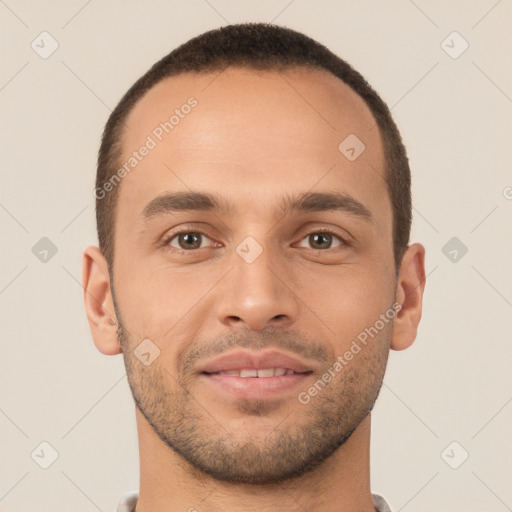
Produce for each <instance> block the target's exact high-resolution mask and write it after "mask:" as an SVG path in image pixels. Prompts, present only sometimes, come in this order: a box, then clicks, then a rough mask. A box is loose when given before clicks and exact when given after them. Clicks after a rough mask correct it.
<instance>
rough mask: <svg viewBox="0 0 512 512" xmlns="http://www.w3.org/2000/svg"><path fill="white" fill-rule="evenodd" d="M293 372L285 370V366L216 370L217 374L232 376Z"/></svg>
mask: <svg viewBox="0 0 512 512" xmlns="http://www.w3.org/2000/svg"><path fill="white" fill-rule="evenodd" d="M294 373H295V372H294V371H293V370H287V369H286V368H265V369H263V370H256V369H255V368H246V369H244V370H227V371H225V372H217V375H232V376H234V377H274V376H275V377H281V376H282V375H293V374H294Z"/></svg>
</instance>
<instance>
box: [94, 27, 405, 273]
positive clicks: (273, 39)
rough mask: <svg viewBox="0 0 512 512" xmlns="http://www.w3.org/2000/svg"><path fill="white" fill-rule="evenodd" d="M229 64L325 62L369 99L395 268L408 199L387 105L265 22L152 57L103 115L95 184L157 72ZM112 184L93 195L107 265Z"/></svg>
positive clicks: (112, 161) (352, 73)
mask: <svg viewBox="0 0 512 512" xmlns="http://www.w3.org/2000/svg"><path fill="white" fill-rule="evenodd" d="M228 66H239V67H249V68H252V69H257V70H270V71H271V70H284V69H287V68H294V67H307V68H316V69H323V70H327V71H329V72H330V73H332V74H333V75H335V76H336V77H338V78H339V79H340V80H342V81H343V82H344V83H345V84H347V85H348V86H349V87H350V88H351V89H352V90H353V91H354V92H356V93H357V94H358V95H359V96H360V97H361V98H362V99H363V100H364V101H365V103H366V105H367V106H368V107H369V109H370V111H371V112H372V114H373V116H374V118H375V121H376V124H377V126H378V127H379V130H380V133H381V135H382V138H383V143H384V154H385V155H384V156H385V165H386V168H385V169H384V173H385V176H384V177H385V181H386V184H387V188H388V193H389V196H390V199H391V205H392V212H393V253H394V258H395V267H396V270H397V272H398V269H399V268H400V263H401V260H402V257H403V254H404V252H405V250H406V249H407V246H408V243H409V236H410V229H411V217H412V204H411V173H410V169H409V162H408V158H407V153H406V150H405V147H404V145H403V142H402V138H401V136H400V133H399V131H398V128H397V126H396V124H395V122H394V121H393V118H392V117H391V113H390V111H389V109H388V107H387V105H386V104H385V103H384V101H383V100H382V99H381V98H380V96H379V95H378V94H377V93H376V92H375V91H374V89H373V88H372V87H371V86H370V85H369V84H368V82H367V81H366V80H365V79H364V77H363V76H362V75H361V74H360V73H359V72H357V71H356V70H355V69H354V68H353V67H352V66H350V64H348V63H347V62H345V61H344V60H342V59H341V58H339V57H338V56H336V55H335V54H334V53H332V52H331V51H330V50H328V49H327V48H326V47H325V46H323V45H321V44H320V43H318V42H316V41H314V40H313V39H311V38H310V37H307V36H305V35H304V34H301V33H299V32H296V31H294V30H290V29H288V28H284V27H279V26H276V25H271V24H265V23H246V24H239V25H228V26H225V27H222V28H220V29H216V30H211V31H209V32H206V33H204V34H201V35H199V36H197V37H195V38H193V39H191V40H189V41H187V42H186V43H184V44H182V45H181V46H179V47H178V48H176V49H175V50H173V51H172V52H171V53H169V54H168V55H167V56H165V57H164V58H162V59H161V60H160V61H158V62H157V63H156V64H154V65H153V66H152V67H151V68H150V69H149V71H147V72H146V73H145V74H144V75H143V76H142V77H141V78H139V79H138V80H137V81H136V82H135V83H134V84H133V85H132V87H130V89H129V90H128V91H127V92H126V94H125V95H124V96H123V98H122V99H121V101H120V102H119V104H118V105H117V107H116V108H115V110H114V111H113V112H112V114H111V115H110V117H109V119H108V121H107V124H106V126H105V130H104V132H103V137H102V140H101V146H100V150H99V155H98V169H97V175H96V190H98V189H102V187H104V185H105V183H107V182H108V181H109V180H110V179H112V176H114V174H115V173H116V171H117V170H118V167H119V165H120V155H121V150H122V142H123V140H122V135H123V128H124V123H125V120H126V117H127V116H128V114H129V113H130V111H131V110H132V109H133V107H134V106H135V104H136V103H137V102H138V101H139V100H140V98H141V97H142V96H143V95H144V94H145V93H146V92H147V91H148V90H149V89H151V88H152V87H153V86H154V85H156V84H157V83H158V82H160V81H161V80H163V79H164V78H167V77H170V76H175V75H178V74H180V73H186V72H212V71H217V70H222V69H224V68H226V67H228ZM118 194H119V187H113V188H112V190H111V191H110V192H109V193H108V194H106V195H104V196H103V197H102V198H99V197H98V196H96V222H97V229H98V239H99V244H100V249H101V251H102V252H103V254H104V255H105V257H106V259H107V262H108V264H109V267H110V268H111V269H112V268H113V260H114V236H115V213H116V204H117V198H118Z"/></svg>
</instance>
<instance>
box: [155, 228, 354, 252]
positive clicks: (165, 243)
mask: <svg viewBox="0 0 512 512" xmlns="http://www.w3.org/2000/svg"><path fill="white" fill-rule="evenodd" d="M183 234H195V235H203V236H205V237H206V238H209V239H210V240H211V238H210V237H209V236H208V235H207V234H206V233H205V232H204V231H202V230H201V229H198V228H194V229H183V230H181V231H177V232H175V233H173V234H172V235H169V236H168V237H166V238H164V239H163V240H162V242H161V245H162V246H163V247H172V249H173V250H175V251H177V252H178V253H180V254H181V253H192V252H194V251H197V250H198V249H181V248H178V247H173V246H171V245H169V244H170V242H171V241H172V240H173V239H174V238H176V237H178V236H179V235H183ZM316 234H328V235H332V236H334V237H336V238H338V239H339V240H340V242H341V245H340V246H339V247H329V248H328V249H313V248H311V250H313V251H315V250H316V251H319V252H326V251H329V250H331V249H340V248H343V247H350V246H351V245H352V244H351V243H350V242H348V241H347V239H346V238H344V237H341V236H340V235H339V234H338V233H336V232H335V231H334V230H332V229H329V228H321V229H316V230H313V231H310V232H308V233H306V234H305V235H304V236H303V237H302V238H301V239H300V241H302V240H304V239H305V238H307V237H309V236H311V235H316ZM200 249H204V247H200Z"/></svg>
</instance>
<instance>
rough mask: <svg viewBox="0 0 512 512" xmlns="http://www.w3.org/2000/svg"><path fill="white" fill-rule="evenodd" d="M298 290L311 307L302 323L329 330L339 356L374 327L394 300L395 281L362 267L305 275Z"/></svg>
mask: <svg viewBox="0 0 512 512" xmlns="http://www.w3.org/2000/svg"><path fill="white" fill-rule="evenodd" d="M311 283H314V286H313V285H312V284H311ZM297 289H298V290H300V292H299V293H298V295H299V296H300V297H301V299H302V300H303V301H304V303H305V305H306V306H307V307H306V308H305V315H304V316H303V318H302V320H301V322H305V323H306V324H307V325H306V328H308V327H309V329H313V325H314V324H315V323H316V324H318V325H319V326H320V324H321V323H323V324H324V325H325V326H327V328H328V332H329V333H330V334H331V337H332V340H333V342H332V343H333V348H334V350H335V351H336V352H337V353H339V352H340V351H341V350H344V349H345V347H346V346H349V345H350V343H351V342H352V340H354V339H356V338H357V336H358V335H359V334H360V333H361V332H364V330H365V329H367V328H370V327H371V326H374V324H375V322H376V321H378V320H379V319H380V315H381V314H385V313H386V311H387V310H388V309H389V308H390V307H391V306H392V304H393V299H394V287H393V279H390V277H389V273H387V272H380V271H379V270H378V269H377V268H376V266H373V267H371V266H367V265H364V266H363V265H360V264H354V265H351V266H349V267H344V268H341V267H340V268H337V269H333V270H332V271H330V272H324V273H323V274H321V273H315V275H314V276H313V275H312V274H310V275H309V276H308V275H306V274H304V273H303V274H302V277H301V278H300V280H299V282H297ZM379 326H380V327H381V329H380V330H379V331H385V327H382V326H381V325H380V323H379ZM387 326H388V323H386V327H387ZM324 331H325V327H324V328H322V332H324Z"/></svg>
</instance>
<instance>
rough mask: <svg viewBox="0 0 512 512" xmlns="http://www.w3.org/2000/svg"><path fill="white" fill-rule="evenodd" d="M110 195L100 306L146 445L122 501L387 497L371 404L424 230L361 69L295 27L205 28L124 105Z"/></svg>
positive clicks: (103, 176) (181, 505)
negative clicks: (373, 458)
mask: <svg viewBox="0 0 512 512" xmlns="http://www.w3.org/2000/svg"><path fill="white" fill-rule="evenodd" d="M95 195H96V198H97V222H98V234H99V243H100V247H99V248H96V247H89V248H88V249H87V250H86V251H85V253H84V272H83V282H84V288H85V294H84V298H85V306H86V310H87V315H88V319H89V323H90V327H91V331H92V335H93V338H94V342H95V344H96V346H97V348H98V349H99V350H100V351H101V352H102V353H104V354H109V355H112V354H118V353H121V352H122V353H123V357H124V361H125V364H126V370H127V376H128V381H129V384H130V387H131V390H132V393H133V397H134V400H135V404H136V420H137V428H138V440H139V449H140V489H139V492H138V495H137V494H136V493H134V494H130V495H128V496H126V497H125V498H124V499H123V500H122V502H121V504H120V505H119V508H118V511H119V512H121V511H132V510H136V511H137V512H164V511H165V512H174V511H187V510H188V511H190V512H193V511H209V512H216V511H223V512H224V511H228V512H229V511H258V512H262V511H280V510H287V511H307V512H314V511H321V512H334V511H345V512H348V511H353V512H356V511H357V512H369V511H374V510H379V511H380V512H383V511H388V510H390V509H389V507H388V505H387V504H386V502H385V500H384V499H383V498H381V497H379V496H376V495H372V494H371V491H370V481H369V480H370V478H369V446H370V412H371V410H372V408H373V405H374V403H375V400H376V398H377V396H378V393H379V390H380V387H381V385H382V379H383V376H384V372H385V368H386V363H387V357H388V352H389V349H390V348H391V349H394V350H402V349H405V348H407V347H408V346H409V345H411V343H412V342H413V341H414V339H415V336H416V329H417V326H418V323H419V321H420V317H421V308H422V296H423V289H424V282H425V272H424V256H425V250H424V248H423V247H422V246H421V245H420V244H413V245H409V231H410V223H411V198H410V171H409V166H408V161H407V156H406V152H405V149H404V147H403V144H402V142H401V139H400V135H399V133H398V130H397V128H396V126H395V124H394V122H393V120H392V119H391V116H390V113H389V110H388V109H387V107H386V105H385V104H384V103H383V102H382V100H381V99H380V98H379V96H378V95H377V94H376V93H375V91H373V89H371V87H370V86H369V85H368V84H367V83H366V81H365V80H364V79H363V78H362V76H361V75H360V74H359V73H357V72H356V71H355V70H354V69H352V68H351V67H350V66H349V65H348V64H347V63H345V62H344V61H342V60H341V59H339V58H338V57H336V56H335V55H333V54H332V53H331V52H330V51H329V50H327V49H326V48H324V47H323V46H321V45H320V44H318V43H316V42H315V41H313V40H311V39H309V38H307V37H306V36H304V35H302V34H299V33H297V32H294V31H291V30H288V29H285V28H281V27H276V26H271V25H264V24H247V25H234V26H227V27H224V28H222V29H219V30H214V31H211V32H208V33H206V34H203V35H201V36H199V37H197V38H195V39H192V40H190V41H189V42H187V43H185V44H184V45H182V46H181V47H179V48H178V49H176V50H175V51H173V52H172V53H170V54H169V55H168V56H166V57H165V58H164V59H162V60H161V61H160V62H158V63H157V64H155V65H154V66H153V67H152V68H151V69H150V70H149V71H148V72H147V73H146V74H145V75H144V76H143V77H142V78H141V79H139V80H138V81H137V82H136V83H135V84H134V86H133V87H132V88H131V89H130V90H129V91H128V92H127V93H126V95H125V96H124V97H123V99H122V100H121V102H120V103H119V105H118V106H117V108H116V110H115V111H114V112H113V113H112V115H111V117H110V119H109V121H108V123H107V125H106V128H105V132H104V135H103V139H102V144H101V148H100V153H99V160H98V174H97V180H96V190H95Z"/></svg>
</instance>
